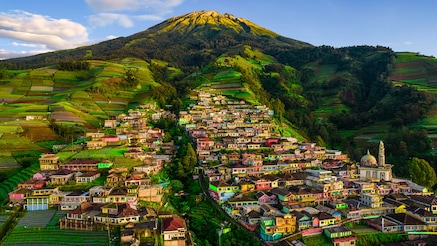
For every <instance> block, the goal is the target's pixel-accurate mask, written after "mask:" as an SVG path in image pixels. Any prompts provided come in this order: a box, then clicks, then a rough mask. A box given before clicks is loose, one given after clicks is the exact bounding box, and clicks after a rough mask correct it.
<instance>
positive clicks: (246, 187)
mask: <svg viewBox="0 0 437 246" xmlns="http://www.w3.org/2000/svg"><path fill="white" fill-rule="evenodd" d="M240 189H241V192H242V193H244V192H249V191H254V190H255V184H254V183H250V182H241V183H240Z"/></svg>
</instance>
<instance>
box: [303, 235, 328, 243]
mask: <svg viewBox="0 0 437 246" xmlns="http://www.w3.org/2000/svg"><path fill="white" fill-rule="evenodd" d="M302 241H303V242H304V243H305V244H306V245H308V246H331V245H332V242H331V240H330V239H329V238H328V237H326V236H325V234H323V233H322V234H320V235H317V236H310V237H304V238H303V240H302Z"/></svg>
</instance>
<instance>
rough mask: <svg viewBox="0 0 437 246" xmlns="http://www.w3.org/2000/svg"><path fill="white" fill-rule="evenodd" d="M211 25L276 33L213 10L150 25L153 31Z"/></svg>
mask: <svg viewBox="0 0 437 246" xmlns="http://www.w3.org/2000/svg"><path fill="white" fill-rule="evenodd" d="M207 26H208V27H211V28H212V29H223V28H226V29H232V30H233V31H235V32H236V33H251V34H254V35H265V36H270V37H277V36H279V35H278V34H276V33H274V32H272V31H270V30H268V29H266V28H263V27H261V26H258V25H256V24H254V23H252V22H250V21H248V20H246V19H244V18H237V17H235V16H234V15H232V14H228V13H225V14H221V13H219V12H217V11H214V10H201V11H194V12H191V13H188V14H184V15H180V16H176V17H172V18H169V19H168V20H166V21H164V22H162V23H160V24H158V25H156V26H154V27H152V28H151V29H152V30H153V31H155V32H158V33H159V32H171V31H177V32H179V33H190V32H191V31H193V30H199V28H204V27H207Z"/></svg>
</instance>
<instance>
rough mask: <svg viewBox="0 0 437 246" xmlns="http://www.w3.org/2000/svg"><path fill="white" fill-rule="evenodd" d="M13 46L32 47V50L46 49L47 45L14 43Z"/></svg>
mask: <svg viewBox="0 0 437 246" xmlns="http://www.w3.org/2000/svg"><path fill="white" fill-rule="evenodd" d="M12 46H15V47H32V48H36V47H45V45H42V44H29V43H18V42H12Z"/></svg>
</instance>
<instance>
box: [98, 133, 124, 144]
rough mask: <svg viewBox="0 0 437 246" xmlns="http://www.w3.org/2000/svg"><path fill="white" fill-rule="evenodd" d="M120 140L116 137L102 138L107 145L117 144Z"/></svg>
mask: <svg viewBox="0 0 437 246" xmlns="http://www.w3.org/2000/svg"><path fill="white" fill-rule="evenodd" d="M119 140H120V139H119V138H118V137H117V136H116V135H105V136H103V137H102V141H103V142H107V143H115V142H118V141H119Z"/></svg>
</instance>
